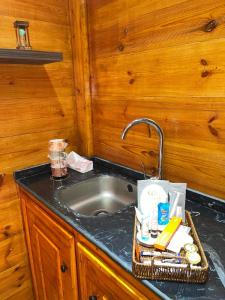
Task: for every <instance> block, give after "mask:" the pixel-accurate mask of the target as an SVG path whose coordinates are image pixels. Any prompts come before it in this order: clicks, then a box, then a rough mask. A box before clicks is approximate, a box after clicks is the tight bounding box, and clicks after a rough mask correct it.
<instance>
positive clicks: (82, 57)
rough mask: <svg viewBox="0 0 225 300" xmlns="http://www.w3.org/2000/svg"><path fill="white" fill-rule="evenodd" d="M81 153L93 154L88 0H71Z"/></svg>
mask: <svg viewBox="0 0 225 300" xmlns="http://www.w3.org/2000/svg"><path fill="white" fill-rule="evenodd" d="M69 8H70V19H71V31H72V46H73V60H74V61H73V66H74V82H75V92H76V105H77V115H78V123H77V125H78V133H79V140H80V153H81V154H86V155H88V156H91V155H92V154H93V143H92V141H93V134H92V112H91V94H90V69H89V44H88V32H87V9H86V1H83V0H82V1H74V0H69Z"/></svg>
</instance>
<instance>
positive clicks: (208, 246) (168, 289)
mask: <svg viewBox="0 0 225 300" xmlns="http://www.w3.org/2000/svg"><path fill="white" fill-rule="evenodd" d="M93 160H94V170H93V171H90V172H88V173H86V174H81V173H78V172H76V171H73V170H70V172H69V176H68V177H67V178H66V179H63V180H57V181H56V180H53V179H52V178H51V176H50V167H49V165H48V164H45V165H40V166H36V167H32V168H28V169H24V170H20V171H17V172H15V174H14V176H15V179H16V182H17V183H18V184H19V185H20V186H22V187H23V188H24V189H25V190H27V191H28V192H30V193H31V194H32V195H34V196H35V197H36V198H37V199H38V200H39V201H40V202H42V203H43V204H44V205H45V206H46V207H48V208H49V209H50V210H51V211H53V212H54V213H55V214H57V215H58V216H59V217H61V218H62V219H63V220H64V221H65V222H67V223H68V224H70V225H71V226H72V227H73V228H75V229H76V230H77V231H78V232H79V233H81V234H82V235H83V236H85V238H87V239H88V240H89V241H90V242H92V243H93V244H95V245H96V246H98V247H99V248H100V249H101V250H103V251H104V252H105V253H106V254H107V255H108V256H109V257H111V258H112V259H113V260H114V261H115V262H117V263H118V264H119V265H121V266H122V267H123V268H124V269H125V270H126V271H128V272H130V273H131V270H132V258H131V252H132V238H133V222H134V206H133V205H131V206H129V207H127V208H126V209H123V210H121V211H119V212H117V213H115V214H113V215H106V216H99V217H82V216H78V215H76V214H75V213H74V212H73V211H71V210H70V209H68V208H67V207H66V206H64V205H63V204H62V203H60V201H58V200H57V190H58V188H61V187H67V186H69V185H71V184H74V183H76V182H79V181H82V180H85V179H87V178H90V177H93V176H95V175H96V174H99V173H104V174H112V175H114V176H122V177H126V178H127V179H128V180H130V181H131V182H134V181H136V180H137V179H143V175H142V174H141V173H138V172H134V171H133V170H130V169H128V168H124V167H121V166H118V165H115V164H112V163H110V162H107V161H104V160H101V159H98V158H94V159H93ZM199 197H200V198H201V199H202V198H204V196H203V195H202V194H200V195H199ZM199 197H198V194H196V192H193V191H189V192H187V198H189V199H192V200H187V201H186V209H187V210H189V211H190V212H191V215H192V219H193V221H194V224H195V226H196V229H197V232H198V234H199V238H200V240H201V242H202V245H203V248H204V250H205V253H206V256H207V259H208V262H209V268H210V271H209V279H208V281H207V282H206V283H205V284H190V283H177V282H168V281H150V280H143V281H142V283H143V284H144V285H145V286H147V287H148V288H150V289H151V290H152V291H154V292H155V293H156V294H157V295H159V296H160V297H161V298H162V299H187V300H192V299H210V300H211V299H216V300H222V299H225V258H224V256H225V254H224V249H225V213H224V206H225V203H222V202H221V201H217V200H215V199H211V198H209V197H205V198H204V199H203V202H202V203H204V205H202V204H200V203H199V202H197V201H195V200H196V199H198V198H199ZM204 200H205V201H204ZM207 206H209V207H207ZM212 206H213V207H216V208H217V210H215V209H212V208H210V207H212Z"/></svg>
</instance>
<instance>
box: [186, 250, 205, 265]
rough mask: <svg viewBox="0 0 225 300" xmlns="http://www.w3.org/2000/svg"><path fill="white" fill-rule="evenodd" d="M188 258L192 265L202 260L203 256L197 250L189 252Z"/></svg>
mask: <svg viewBox="0 0 225 300" xmlns="http://www.w3.org/2000/svg"><path fill="white" fill-rule="evenodd" d="M186 258H187V260H188V261H189V263H190V264H192V265H197V264H198V263H200V261H201V256H200V255H199V254H198V253H197V252H187V253H186Z"/></svg>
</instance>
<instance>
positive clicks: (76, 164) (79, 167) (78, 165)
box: [66, 151, 93, 173]
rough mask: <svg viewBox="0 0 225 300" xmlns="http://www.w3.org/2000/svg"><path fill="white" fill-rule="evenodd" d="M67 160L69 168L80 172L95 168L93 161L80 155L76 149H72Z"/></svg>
mask: <svg viewBox="0 0 225 300" xmlns="http://www.w3.org/2000/svg"><path fill="white" fill-rule="evenodd" d="M66 162H67V165H68V167H69V168H71V169H73V170H75V171H78V172H80V173H86V172H89V171H91V170H93V161H91V160H88V159H86V158H84V157H82V156H80V155H78V154H77V153H76V152H74V151H71V152H70V153H69V154H68V155H67V158H66Z"/></svg>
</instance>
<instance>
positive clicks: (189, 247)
mask: <svg viewBox="0 0 225 300" xmlns="http://www.w3.org/2000/svg"><path fill="white" fill-rule="evenodd" d="M184 250H185V251H186V252H198V246H197V245H195V244H193V243H186V244H185V245H184Z"/></svg>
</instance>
